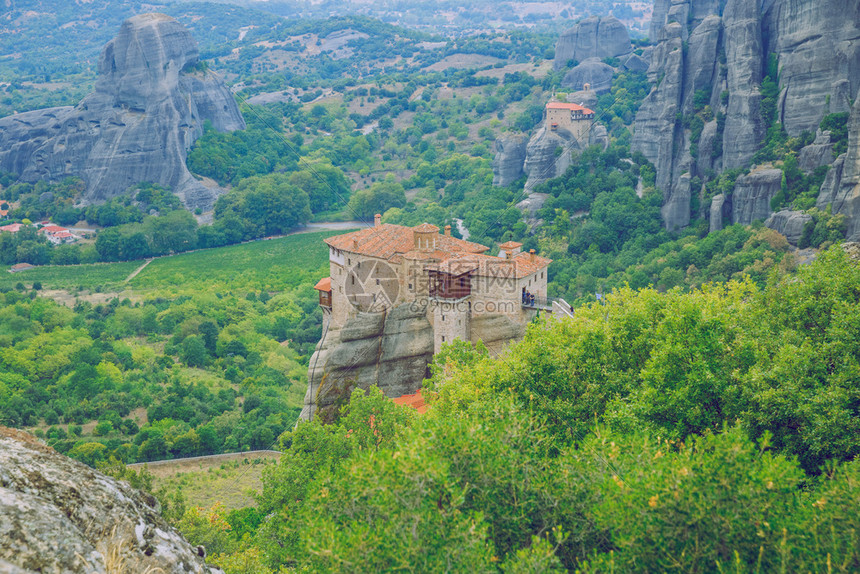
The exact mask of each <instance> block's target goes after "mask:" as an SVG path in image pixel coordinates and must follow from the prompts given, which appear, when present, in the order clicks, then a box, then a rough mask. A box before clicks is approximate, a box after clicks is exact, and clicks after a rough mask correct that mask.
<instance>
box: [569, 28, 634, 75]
mask: <svg viewBox="0 0 860 574" xmlns="http://www.w3.org/2000/svg"><path fill="white" fill-rule="evenodd" d="M632 50H633V46H632V45H631V44H630V34H629V33H628V32H627V28H626V27H625V26H624V24H623V23H622V22H621V21H620V20H618V19H617V18H615V17H614V16H606V17H603V18H599V17H597V16H591V17H590V18H586V19H585V20H582V21H581V22H579V23H577V24H576V25H575V26H574V27H573V28H571V29H570V30H567V31H565V32H564V33H563V34H562V35H561V37H560V38H559V39H558V42H557V43H556V46H555V61H554V66H555V69H556V70H560V69H562V68H564V67H565V66H567V65H568V62H570V61H571V60H573V61H576V62H583V61H585V60H588V59H590V58H597V59H598V60H602V59H604V58H617V57H619V56H623V55H625V54H628V53H630V52H631V51H632Z"/></svg>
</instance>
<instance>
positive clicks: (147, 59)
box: [0, 14, 245, 210]
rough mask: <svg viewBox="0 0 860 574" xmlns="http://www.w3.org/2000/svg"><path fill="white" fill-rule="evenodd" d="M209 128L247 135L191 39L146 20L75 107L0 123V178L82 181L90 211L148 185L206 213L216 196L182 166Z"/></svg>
mask: <svg viewBox="0 0 860 574" xmlns="http://www.w3.org/2000/svg"><path fill="white" fill-rule="evenodd" d="M207 120H208V121H211V122H212V124H213V126H214V127H215V128H216V129H218V130H221V131H231V130H237V129H244V127H245V123H244V120H243V119H242V116H241V114H240V113H239V109H238V107H237V105H236V102H235V100H234V99H233V96H232V94H231V93H230V91H229V90H228V89H227V88H226V86H225V85H224V83H223V82H222V81H221V80H220V79H218V78H217V77H215V76H213V75H212V74H211V73H209V72H207V71H206V69H205V66H203V65H202V63H201V62H200V61H199V55H198V51H197V45H196V42H195V41H194V39H193V38H192V36H191V34H190V33H189V32H188V31H187V30H186V29H185V28H184V27H183V26H182V25H181V24H180V23H179V22H177V21H176V20H174V19H173V18H170V17H169V16H165V15H163V14H143V15H139V16H135V17H133V18H130V19H128V20H126V21H125V22H124V23H123V25H122V27H121V28H120V31H119V34H118V35H117V37H116V38H115V39H113V40H111V41H110V42H108V44H107V45H106V46H105V47H104V49H103V51H102V54H101V58H100V60H99V78H98V81H97V82H96V87H95V91H94V92H93V93H92V94H90V95H88V96H87V97H85V98H84V99H83V100H82V101H81V102H80V103H79V104H78V105H77V106H75V107H61V108H51V109H46V110H37V111H33V112H26V113H22V114H16V115H13V116H8V117H6V118H2V119H0V169H3V170H5V171H10V172H13V173H16V174H19V175H20V176H21V180H22V181H27V182H35V181H38V180H41V179H47V180H59V179H63V178H65V177H68V176H71V175H75V176H79V177H81V178H82V179H83V180H84V181H85V182H86V183H87V189H86V191H85V192H84V195H83V202H84V203H86V204H90V203H98V202H102V201H105V200H107V199H109V198H111V197H114V196H116V195H119V194H122V193H123V192H125V191H126V190H127V189H128V187H130V186H132V185H134V184H136V183H140V182H153V183H158V184H161V185H163V186H165V187H169V188H171V189H173V191H174V192H175V193H176V194H177V195H178V196H179V197H180V198H181V199H182V201H183V203H184V204H185V205H186V207H188V208H198V207H199V208H202V209H204V210H205V209H208V208H210V207H211V206H212V204H213V202H214V200H215V198H216V197H217V194H218V190H212V189H209V188H207V187H205V186H203V185H202V184H201V183H199V182H198V181H197V180H195V179H194V177H193V176H192V175H191V174H190V173H189V171H188V169H187V168H186V166H185V159H186V154H187V151H188V149H189V148H190V147H191V145H192V144H193V143H194V141H195V140H196V139H197V138H198V137H200V135H201V134H202V132H203V123H204V122H205V121H207Z"/></svg>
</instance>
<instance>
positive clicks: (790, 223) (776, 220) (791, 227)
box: [764, 209, 812, 246]
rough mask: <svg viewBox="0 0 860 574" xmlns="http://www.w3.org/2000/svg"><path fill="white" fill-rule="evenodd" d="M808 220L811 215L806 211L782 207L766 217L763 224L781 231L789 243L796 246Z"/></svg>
mask: <svg viewBox="0 0 860 574" xmlns="http://www.w3.org/2000/svg"><path fill="white" fill-rule="evenodd" d="M810 221H812V216H811V215H809V214H808V213H803V212H801V211H790V210H788V209H784V210H782V211H778V212H776V213H774V214H773V215H771V216H770V217H768V218H767V220H766V221H765V222H764V225H765V227H769V228H771V229H773V230H774V231H778V232H780V233H782V234H783V235H785V238H786V239H787V240H788V242H789V243H791V244H792V245H794V246H797V244H798V242H799V241H800V236H801V235H803V228H804V227H806V224H807V223H809V222H810Z"/></svg>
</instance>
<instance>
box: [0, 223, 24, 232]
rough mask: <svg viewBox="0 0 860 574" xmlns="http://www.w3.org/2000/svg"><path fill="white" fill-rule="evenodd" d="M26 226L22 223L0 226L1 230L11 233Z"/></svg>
mask: <svg viewBox="0 0 860 574" xmlns="http://www.w3.org/2000/svg"><path fill="white" fill-rule="evenodd" d="M23 226H24V224H22V223H12V224H11V225H4V226H3V227H0V231H8V232H10V233H18V231H20V229H21V228H22V227H23Z"/></svg>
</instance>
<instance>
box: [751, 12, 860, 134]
mask: <svg viewBox="0 0 860 574" xmlns="http://www.w3.org/2000/svg"><path fill="white" fill-rule="evenodd" d="M764 5H765V6H766V9H765V13H764V21H763V32H764V38H767V39H768V42H767V45H766V46H765V48H766V52H765V53H773V54H777V56H778V58H779V74H780V87H781V88H782V89H783V93H782V94H781V97H780V103H779V106H778V110H779V115H780V121H782V123H783V125H784V126H785V129H786V131H787V132H788V134H789V135H791V136H796V135H798V134H800V133H801V132H802V131H804V130H808V131H811V132H815V130H816V128H818V124H819V123H820V121H821V118H822V117H823V116H824V115H825V114H828V113H835V112H847V111H848V110H849V109H850V106H851V101H852V100H853V99H854V97H856V95H857V90H858V88H860V20H858V14H860V0H806V1H797V0H794V1H788V0H781V1H776V2H765V3H764Z"/></svg>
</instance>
